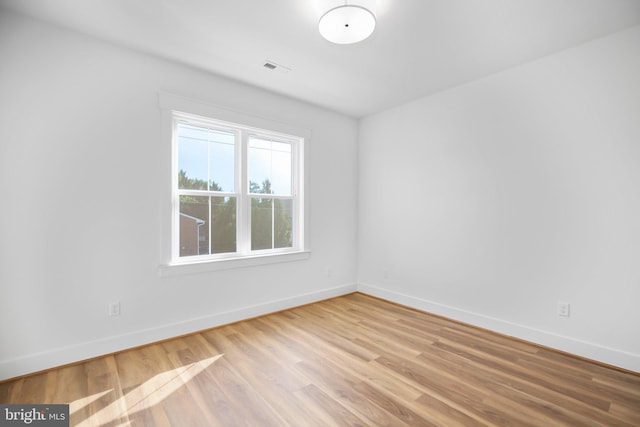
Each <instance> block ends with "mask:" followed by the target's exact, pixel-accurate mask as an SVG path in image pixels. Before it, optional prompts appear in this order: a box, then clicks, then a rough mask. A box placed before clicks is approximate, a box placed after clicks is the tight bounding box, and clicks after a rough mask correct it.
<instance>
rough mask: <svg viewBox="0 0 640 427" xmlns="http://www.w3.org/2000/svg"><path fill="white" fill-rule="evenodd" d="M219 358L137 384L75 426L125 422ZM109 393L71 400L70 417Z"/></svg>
mask: <svg viewBox="0 0 640 427" xmlns="http://www.w3.org/2000/svg"><path fill="white" fill-rule="evenodd" d="M222 356H223V355H222V354H219V355H216V356H214V357H210V358H208V359H203V360H201V361H199V362H194V363H190V364H188V365H185V366H180V367H177V368H175V369H172V370H170V371H165V372H162V373H161V374H158V375H156V376H154V377H152V378H150V379H149V380H147V381H145V382H144V383H142V384H140V385H139V386H138V387H136V388H134V389H133V390H131V391H130V392H129V393H127V394H126V395H124V396H122V397H121V398H120V399H118V400H116V401H114V402H112V403H111V404H109V405H107V406H106V407H104V408H102V409H100V410H99V411H98V412H96V413H95V414H92V415H91V416H90V417H89V418H87V419H85V420H83V421H82V422H80V423H79V424H77V426H78V427H90V426H96V425H104V424H109V423H113V422H114V421H116V420H118V419H121V418H126V417H127V415H131V414H133V413H135V412H138V411H142V410H144V409H147V408H150V407H152V406H154V405H157V404H158V403H160V402H162V401H163V400H164V399H166V398H167V397H169V396H170V395H171V394H173V393H174V392H175V391H176V390H178V389H179V388H180V387H183V386H184V385H185V384H186V383H187V382H189V381H191V380H192V379H193V378H194V377H195V376H196V375H198V374H200V373H201V372H202V371H204V370H205V369H207V368H208V367H209V366H211V365H212V364H213V363H214V362H215V361H216V360H218V359H219V358H221V357H222ZM111 391H113V389H110V390H106V391H103V392H101V393H97V394H94V395H91V396H88V397H83V398H81V399H78V400H75V401H73V402H71V404H70V405H69V412H70V413H71V414H73V413H74V412H76V411H78V410H80V409H82V408H84V407H85V406H87V405H89V404H90V403H92V402H94V401H96V400H97V399H99V398H101V397H102V396H104V395H106V394H107V393H110V392H111ZM130 424H131V423H130V422H125V423H123V424H120V426H122V427H125V426H129V425H130Z"/></svg>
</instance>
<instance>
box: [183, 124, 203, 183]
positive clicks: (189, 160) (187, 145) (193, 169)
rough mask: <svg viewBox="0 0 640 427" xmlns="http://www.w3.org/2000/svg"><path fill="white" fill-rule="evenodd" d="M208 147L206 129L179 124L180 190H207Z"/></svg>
mask: <svg viewBox="0 0 640 427" xmlns="http://www.w3.org/2000/svg"><path fill="white" fill-rule="evenodd" d="M208 145H209V143H208V142H207V130H206V129H203V128H198V127H195V126H191V125H185V124H178V188H188V189H193V190H206V189H207V181H208V180H209V166H208V162H207V153H208V150H209V149H208Z"/></svg>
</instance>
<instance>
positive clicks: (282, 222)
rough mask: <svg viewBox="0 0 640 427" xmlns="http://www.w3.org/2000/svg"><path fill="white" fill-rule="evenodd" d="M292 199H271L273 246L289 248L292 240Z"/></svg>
mask: <svg viewBox="0 0 640 427" xmlns="http://www.w3.org/2000/svg"><path fill="white" fill-rule="evenodd" d="M292 232H293V200H277V199H276V200H274V201H273V234H274V236H273V247H274V248H290V247H291V246H292V242H293V236H292Z"/></svg>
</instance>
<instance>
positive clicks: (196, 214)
mask: <svg viewBox="0 0 640 427" xmlns="http://www.w3.org/2000/svg"><path fill="white" fill-rule="evenodd" d="M208 253H209V197H200V196H198V197H196V196H180V256H181V257H183V256H193V255H206V254H208Z"/></svg>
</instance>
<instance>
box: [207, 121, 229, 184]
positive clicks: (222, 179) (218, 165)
mask: <svg viewBox="0 0 640 427" xmlns="http://www.w3.org/2000/svg"><path fill="white" fill-rule="evenodd" d="M209 138H210V140H211V145H210V146H209V185H210V186H211V187H210V190H213V191H235V163H236V161H235V157H236V147H235V135H234V134H233V133H232V132H222V131H218V130H212V131H211V133H210V135H209Z"/></svg>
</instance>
